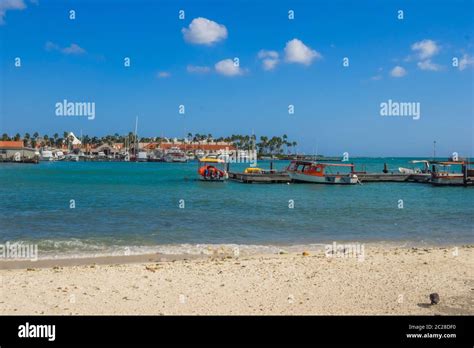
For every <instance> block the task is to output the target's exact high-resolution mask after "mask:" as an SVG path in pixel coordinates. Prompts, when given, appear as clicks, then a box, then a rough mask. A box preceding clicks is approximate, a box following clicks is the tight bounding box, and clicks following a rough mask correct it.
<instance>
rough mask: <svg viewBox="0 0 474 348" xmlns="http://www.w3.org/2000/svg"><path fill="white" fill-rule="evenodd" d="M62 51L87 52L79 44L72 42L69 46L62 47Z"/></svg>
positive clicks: (70, 52)
mask: <svg viewBox="0 0 474 348" xmlns="http://www.w3.org/2000/svg"><path fill="white" fill-rule="evenodd" d="M61 52H62V53H64V54H84V53H86V50H85V49H83V48H82V47H80V46H79V45H77V44H75V43H72V44H70V45H69V46H68V47H64V48H62V49H61Z"/></svg>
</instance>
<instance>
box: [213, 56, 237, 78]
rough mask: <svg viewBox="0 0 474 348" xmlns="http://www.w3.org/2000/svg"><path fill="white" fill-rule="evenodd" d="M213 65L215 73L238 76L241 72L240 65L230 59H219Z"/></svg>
mask: <svg viewBox="0 0 474 348" xmlns="http://www.w3.org/2000/svg"><path fill="white" fill-rule="evenodd" d="M214 67H215V69H216V72H217V73H219V74H221V75H224V76H238V75H242V74H243V71H242V69H241V68H240V66H238V65H236V64H234V61H233V60H232V59H224V60H221V61H220V62H217V63H216V65H215V66H214Z"/></svg>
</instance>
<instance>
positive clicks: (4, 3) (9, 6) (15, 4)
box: [0, 0, 26, 25]
mask: <svg viewBox="0 0 474 348" xmlns="http://www.w3.org/2000/svg"><path fill="white" fill-rule="evenodd" d="M25 8H26V5H25V2H24V1H23V0H0V25H3V24H5V16H6V14H7V11H14V10H24V9H25Z"/></svg>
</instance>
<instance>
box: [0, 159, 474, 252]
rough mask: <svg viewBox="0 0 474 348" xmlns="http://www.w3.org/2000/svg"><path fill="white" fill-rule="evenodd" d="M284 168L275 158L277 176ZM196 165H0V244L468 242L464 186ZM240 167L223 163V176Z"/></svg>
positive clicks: (104, 248) (469, 217)
mask: <svg viewBox="0 0 474 348" xmlns="http://www.w3.org/2000/svg"><path fill="white" fill-rule="evenodd" d="M410 160H412V158H358V159H353V162H354V163H355V164H356V165H357V166H359V168H360V166H361V165H364V166H365V168H366V170H367V171H377V172H380V171H381V170H382V169H383V163H387V164H388V167H389V169H391V170H394V171H396V170H397V168H398V167H399V166H403V167H409V166H410V165H409V163H408V162H409V161H410ZM287 164H288V162H284V161H277V162H275V166H276V167H277V168H284V167H285V166H286V165H287ZM197 166H198V165H197V163H196V162H189V163H185V164H181V163H176V164H174V163H124V162H42V163H40V164H38V165H30V164H0V180H1V183H2V184H1V185H0V202H1V204H0V207H1V210H0V220H1V223H0V243H6V242H7V241H9V242H10V243H12V242H19V241H21V242H24V243H36V244H38V247H39V253H40V257H53V256H58V255H65V256H85V255H99V254H117V253H123V251H124V250H128V251H130V252H131V253H142V252H150V251H161V252H166V251H168V252H180V250H181V251H183V250H185V249H187V250H188V251H189V250H191V249H193V248H194V249H196V248H197V249H196V250H198V249H199V245H201V244H238V245H248V246H249V245H252V246H255V245H262V246H282V245H299V244H307V243H327V242H329V243H332V242H333V241H352V242H377V241H384V242H403V243H404V242H409V243H417V244H457V243H473V242H474V227H473V226H474V204H473V203H474V189H473V188H465V187H433V186H431V185H427V184H413V183H366V184H364V185H352V186H337V185H336V186H331V185H315V184H273V185H262V184H241V183H236V182H231V181H229V182H224V183H219V182H200V181H197V180H196V170H197ZM258 166H259V167H263V168H268V166H269V163H268V162H265V161H260V162H259V164H258ZM245 167H247V165H245V164H232V165H231V170H235V171H242V170H243V169H244V168H245ZM71 200H74V204H75V208H71ZM181 200H182V201H181ZM290 200H292V201H293V202H294V208H292V209H291V208H289V204H290ZM400 200H403V208H402V209H400V208H399V206H400ZM180 203H181V206H183V203H184V208H180ZM196 245H198V246H197V247H196ZM180 248H181V249H180ZM194 249H193V250H194Z"/></svg>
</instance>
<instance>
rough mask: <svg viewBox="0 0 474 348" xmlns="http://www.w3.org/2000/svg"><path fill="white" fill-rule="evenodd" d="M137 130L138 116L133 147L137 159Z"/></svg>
mask: <svg viewBox="0 0 474 348" xmlns="http://www.w3.org/2000/svg"><path fill="white" fill-rule="evenodd" d="M137 130H138V116H137V117H136V119H135V146H134V149H133V152H134V155H135V160H136V159H137V146H138V139H137Z"/></svg>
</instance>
